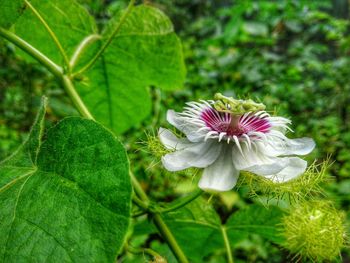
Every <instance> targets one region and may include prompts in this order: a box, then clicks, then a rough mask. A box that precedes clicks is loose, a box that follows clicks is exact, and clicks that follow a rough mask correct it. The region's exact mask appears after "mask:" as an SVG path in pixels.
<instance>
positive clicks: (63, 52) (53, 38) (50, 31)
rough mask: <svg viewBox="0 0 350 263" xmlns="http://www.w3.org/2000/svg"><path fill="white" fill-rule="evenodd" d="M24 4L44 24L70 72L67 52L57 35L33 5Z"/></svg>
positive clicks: (27, 2)
mask: <svg viewBox="0 0 350 263" xmlns="http://www.w3.org/2000/svg"><path fill="white" fill-rule="evenodd" d="M24 2H25V3H26V5H27V6H28V7H29V9H30V10H32V12H33V13H34V15H35V16H36V17H37V18H38V19H39V21H40V22H41V23H42V24H43V26H44V27H45V29H46V31H47V32H48V33H49V35H50V36H51V38H52V40H53V42H55V44H56V46H57V48H58V50H59V51H60V53H61V55H62V57H63V60H64V62H65V64H66V66H67V68H68V70H69V69H70V67H69V60H68V57H67V54H66V52H65V51H64V49H63V47H62V45H61V43H60V41H59V40H58V38H57V36H56V34H55V33H54V32H53V31H52V29H51V28H50V26H49V25H48V24H47V23H46V21H45V19H44V18H43V17H42V16H41V15H40V13H39V12H38V10H36V9H35V7H34V6H32V4H31V3H30V2H29V1H27V0H24Z"/></svg>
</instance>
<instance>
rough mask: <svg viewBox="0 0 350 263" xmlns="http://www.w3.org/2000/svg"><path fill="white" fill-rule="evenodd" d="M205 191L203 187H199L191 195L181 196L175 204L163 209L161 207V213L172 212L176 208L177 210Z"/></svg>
mask: <svg viewBox="0 0 350 263" xmlns="http://www.w3.org/2000/svg"><path fill="white" fill-rule="evenodd" d="M202 193H203V190H202V189H197V190H195V191H194V192H192V193H190V194H189V195H187V196H185V197H183V198H181V199H180V200H179V202H177V203H175V204H174V205H171V206H167V207H165V208H163V209H159V211H158V212H159V213H167V212H171V211H174V210H177V209H179V208H181V207H183V206H185V205H187V204H188V203H190V202H192V201H193V200H194V199H196V198H197V197H198V196H200V195H201V194H202Z"/></svg>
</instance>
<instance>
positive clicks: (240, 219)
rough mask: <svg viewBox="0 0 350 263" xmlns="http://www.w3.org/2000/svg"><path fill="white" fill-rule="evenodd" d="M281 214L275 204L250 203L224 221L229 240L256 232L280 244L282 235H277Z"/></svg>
mask: <svg viewBox="0 0 350 263" xmlns="http://www.w3.org/2000/svg"><path fill="white" fill-rule="evenodd" d="M282 216H283V212H282V210H280V209H279V208H277V207H275V206H269V207H263V206H261V205H250V206H248V207H247V208H245V209H242V210H239V211H238V212H237V213H234V214H233V215H232V216H230V218H229V219H228V220H227V222H226V230H227V234H228V237H229V239H230V240H233V239H234V238H235V237H237V236H239V235H242V234H244V233H250V234H258V235H260V236H262V237H264V238H266V239H268V240H270V241H272V242H274V243H277V244H280V243H281V242H282V241H283V237H282V236H281V235H279V232H278V224H279V223H280V222H281V219H282Z"/></svg>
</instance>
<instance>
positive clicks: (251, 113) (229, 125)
mask: <svg viewBox="0 0 350 263" xmlns="http://www.w3.org/2000/svg"><path fill="white" fill-rule="evenodd" d="M264 109H265V106H264V105H263V104H261V103H255V102H254V101H252V100H236V99H233V98H228V97H225V96H223V95H221V94H216V95H215V100H210V101H204V100H201V101H200V102H188V103H187V107H185V108H184V111H183V112H180V113H178V112H175V111H173V110H168V112H167V120H168V122H169V123H170V124H172V125H173V126H174V127H176V128H177V129H178V130H179V131H181V132H182V133H183V134H184V135H185V137H182V138H179V137H177V136H176V135H175V134H174V133H172V132H171V131H170V130H168V129H164V128H160V129H159V138H160V141H161V142H162V144H163V145H164V146H165V147H166V148H167V149H169V150H171V151H172V152H171V153H168V154H166V155H164V156H163V157H162V163H163V165H164V167H165V168H166V169H167V170H169V171H180V170H184V169H187V168H190V167H197V168H204V171H203V174H202V177H201V179H200V181H199V187H200V188H202V189H204V190H214V191H227V190H230V189H232V188H233V187H234V186H235V184H236V182H237V179H238V176H239V171H240V170H244V171H249V172H252V173H254V174H257V175H261V176H264V177H266V178H268V179H270V180H273V181H275V182H285V181H288V180H291V179H293V178H295V177H297V176H299V175H301V174H302V173H303V172H304V171H305V169H306V167H307V162H306V161H305V160H303V159H301V158H299V157H296V156H293V155H305V154H308V153H310V152H311V151H312V150H313V149H314V147H315V143H314V141H313V140H312V139H310V138H300V139H288V138H287V137H286V136H285V133H286V131H287V130H290V128H289V127H288V125H289V124H291V121H290V120H289V119H286V118H283V117H275V116H270V114H268V113H267V112H266V111H265V110H264Z"/></svg>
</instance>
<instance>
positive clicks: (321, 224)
mask: <svg viewBox="0 0 350 263" xmlns="http://www.w3.org/2000/svg"><path fill="white" fill-rule="evenodd" d="M343 221H344V215H343V214H342V213H341V212H339V211H338V210H337V209H336V208H334V207H333V205H332V204H331V203H330V202H328V201H323V200H318V201H311V202H301V203H299V205H298V206H297V207H295V208H294V209H293V210H292V211H291V212H290V214H289V215H288V216H286V217H284V219H283V235H284V236H285V238H286V242H285V244H284V246H285V247H286V248H287V249H288V250H290V251H291V252H293V253H295V254H296V255H298V256H299V257H300V258H309V259H311V260H313V261H317V262H319V261H324V260H333V259H335V258H336V257H337V256H339V255H340V250H341V249H342V247H343V246H344V243H345V236H346V233H345V227H344V223H343Z"/></svg>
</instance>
